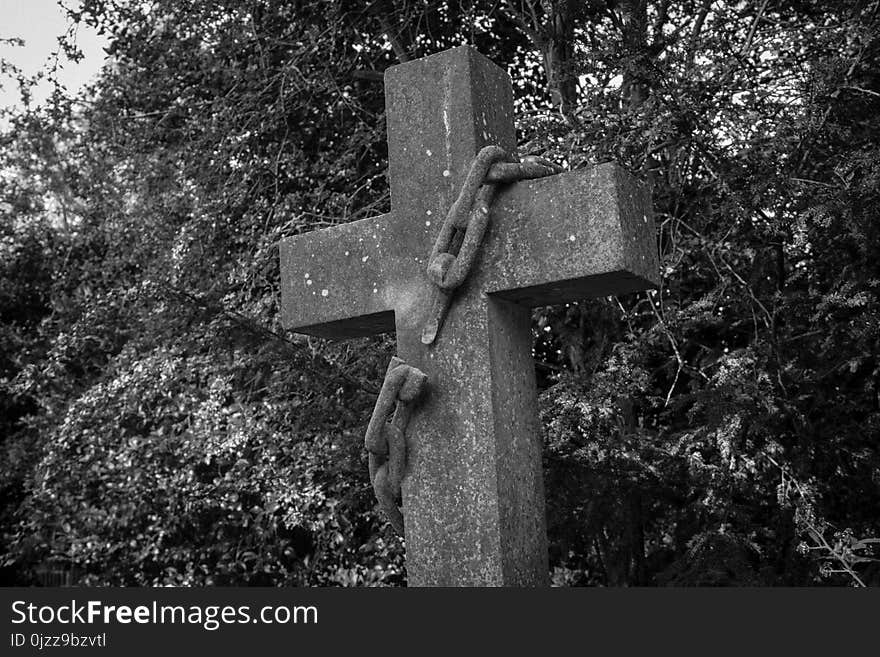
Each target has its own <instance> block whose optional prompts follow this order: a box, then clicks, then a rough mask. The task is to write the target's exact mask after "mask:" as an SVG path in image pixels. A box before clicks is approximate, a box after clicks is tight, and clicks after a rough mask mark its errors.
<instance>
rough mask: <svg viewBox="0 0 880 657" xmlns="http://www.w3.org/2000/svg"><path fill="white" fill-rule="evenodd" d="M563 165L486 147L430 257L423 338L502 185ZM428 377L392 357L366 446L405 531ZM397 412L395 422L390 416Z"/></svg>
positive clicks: (387, 505)
mask: <svg viewBox="0 0 880 657" xmlns="http://www.w3.org/2000/svg"><path fill="white" fill-rule="evenodd" d="M561 170H562V168H561V167H560V166H558V165H557V164H554V163H553V162H550V161H549V160H546V159H544V158H542V157H537V156H527V157H525V158H523V159H522V160H521V161H519V160H517V159H516V158H515V157H513V156H511V155H509V154H508V153H507V152H506V151H505V150H504V149H502V148H501V147H500V146H495V145H490V146H485V147H484V148H483V149H482V150H480V152H479V153H477V156H476V157H475V158H474V161H473V162H472V164H471V168H470V170H469V171H468V174H467V177H466V178H465V181H464V184H462V187H461V190H460V191H459V193H458V197H457V198H456V200H455V203H453V204H452V206H451V207H450V208H449V212H448V213H447V214H446V219H445V220H444V221H443V226H442V227H441V228H440V232H439V234H438V235H437V239H436V241H435V242H434V247H433V249H432V250H431V255H430V257H429V259H428V278H429V279H430V280H431V282H432V283H433V284H434V299H433V301H432V303H431V309H430V312H429V314H428V318H427V321H426V322H425V325H424V327H423V329H422V336H421V340H422V343H423V344H425V345H431V344H433V343H434V341H435V340H436V339H437V335H438V334H439V332H440V329H441V328H442V326H443V320H444V318H445V317H446V313H447V312H448V311H449V307H450V305H451V303H452V299H453V295H454V293H455V290H456V288H458V287H459V286H461V284H462V283H463V282H464V281H465V279H466V278H467V276H468V274H469V273H470V271H471V268H472V267H473V264H474V262H475V260H476V256H477V251H478V249H479V247H480V244H481V243H482V241H483V237H484V235H485V234H486V228H487V227H488V225H489V207H490V206H491V204H492V199H493V198H494V197H495V192H496V190H497V188H498V186H499V185H503V184H509V183H513V182H517V181H519V180H529V179H534V178H543V177H545V176H552V175H554V174H557V173H559V172H560V171H561ZM427 380H428V377H427V375H426V374H425V373H424V372H422V371H421V370H419V369H417V368H415V367H412V366H410V365H407V364H406V363H405V362H404V361H403V360H402V359H400V358H398V357H397V356H395V357H393V358H392V359H391V363H390V364H389V365H388V370H387V371H386V372H385V380H384V381H383V383H382V389H381V391H380V392H379V398H378V399H377V401H376V406H375V407H374V408H373V414H372V416H371V417H370V424H369V426H368V427H367V433H366V437H365V439H364V444H365V447H366V449H367V451H368V452H369V464H370V465H369V467H370V483H372V485H373V491H374V492H375V494H376V499H377V500H378V502H379V507H380V508H381V509H382V512H383V513H384V514H385V516H386V517H387V518H388V521H389V522H390V523H391V526H392V527H393V528H394V530H395V531H396V532H397V533H398V534H400V535H401V536H402V535H403V512H402V511H401V509H400V502H401V484H402V481H403V475H404V469H405V466H406V426H407V424H408V423H409V418H410V416H411V415H412V410H413V404H414V403H415V402H416V401H417V400H418V398H419V397H420V396H421V395H422V394H423V393H424V392H425V389H426V388H427ZM392 411H393V417H392V418H391V420H390V421H389V419H388V416H389V415H390V414H391V413H392Z"/></svg>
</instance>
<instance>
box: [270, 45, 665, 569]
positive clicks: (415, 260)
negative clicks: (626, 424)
mask: <svg viewBox="0 0 880 657" xmlns="http://www.w3.org/2000/svg"><path fill="white" fill-rule="evenodd" d="M385 95H386V115H387V117H386V118H387V127H388V166H389V174H388V175H389V180H390V185H391V203H392V209H391V213H390V214H386V215H382V216H378V217H373V218H370V219H363V220H360V221H355V222H351V223H346V224H341V225H338V226H334V227H332V228H328V229H325V230H317V231H313V232H310V233H307V234H303V235H299V236H296V237H293V238H290V239H287V240H285V241H284V242H282V244H281V271H282V284H281V289H282V316H283V322H284V325H285V326H286V327H287V328H290V329H293V330H294V331H297V332H300V333H306V334H311V335H316V336H321V337H326V338H334V339H346V338H354V337H359V336H366V335H373V334H376V333H383V332H389V331H396V333H397V353H398V355H399V356H400V357H401V358H402V359H403V360H405V361H406V363H407V364H409V365H413V366H415V367H417V368H419V369H420V370H422V371H423V372H425V373H426V374H427V375H428V387H427V392H426V394H425V397H424V399H423V401H421V402H420V403H419V405H418V406H417V407H416V408H415V411H414V413H413V416H412V418H411V420H410V423H409V427H408V430H407V435H406V448H407V465H406V475H405V478H404V480H403V509H404V519H405V528H406V529H405V531H406V557H407V573H408V581H409V584H410V585H416V586H418V585H423V586H424V585H428V586H432V585H434V586H464V585H484V586H492V585H513V586H540V585H546V584H547V582H548V565H547V538H546V526H545V510H544V488H543V481H542V473H541V428H540V426H539V421H538V412H537V394H536V387H535V374H534V363H533V358H532V333H531V327H530V318H531V313H530V308H532V307H534V306H543V305H550V304H558V303H564V302H567V301H574V300H578V299H583V298H586V297H596V296H608V295H618V294H626V293H629V292H634V291H637V290H642V289H646V288H650V287H654V286H656V284H657V282H658V260H657V248H656V242H655V235H654V224H653V219H652V216H651V206H650V197H649V193H648V192H647V191H646V190H645V189H644V188H643V187H642V186H640V185H639V184H638V183H637V182H636V181H635V180H633V179H632V178H631V177H630V176H629V175H627V174H626V173H625V172H624V171H623V170H622V169H620V168H619V167H618V166H616V165H614V164H602V165H599V166H596V167H594V168H591V169H581V170H577V171H571V172H568V173H563V174H559V175H555V176H551V177H548V178H543V179H540V180H532V181H525V182H519V183H516V184H513V185H508V186H507V187H506V188H503V189H502V190H501V191H500V193H499V194H498V195H497V196H496V198H495V201H494V202H493V205H492V210H491V215H490V224H489V228H488V230H487V232H486V235H485V237H484V240H483V243H482V246H481V247H480V252H479V255H478V257H477V260H476V263H475V265H474V268H473V270H472V271H471V273H470V275H469V277H468V278H467V280H466V281H465V283H464V284H463V285H462V287H460V288H459V289H458V290H457V291H456V295H455V297H454V300H453V302H452V306H451V308H450V310H449V313H448V315H447V316H446V320H445V323H444V325H443V327H442V329H441V331H440V334H439V336H438V338H437V340H436V342H435V343H434V344H432V345H428V346H426V345H423V344H422V343H421V341H420V336H421V331H422V327H423V325H424V323H425V322H426V321H427V318H428V313H429V307H430V303H431V300H432V298H433V296H432V295H433V288H432V284H431V282H430V281H429V279H428V277H427V275H426V273H425V269H426V266H427V259H428V255H429V254H430V251H431V247H432V245H433V242H434V239H435V236H436V234H437V231H438V230H439V228H440V226H441V224H442V223H443V219H444V217H445V215H446V211H447V210H448V208H449V206H450V205H451V204H452V202H453V201H454V200H455V197H456V195H457V193H458V190H459V188H460V186H461V183H462V181H463V179H464V177H465V175H466V174H467V171H468V169H469V167H470V164H471V161H472V160H473V158H474V156H475V155H476V153H477V152H478V151H479V150H480V149H481V148H482V147H483V146H485V145H487V144H497V145H499V146H501V147H502V148H504V149H505V150H507V151H508V152H510V153H512V152H514V151H515V149H516V133H515V130H514V124H513V92H512V87H511V83H510V78H509V77H508V76H507V74H506V73H505V72H504V71H502V70H501V69H500V68H498V67H497V66H495V65H494V64H493V63H492V62H491V61H489V60H488V59H486V58H485V57H483V56H482V55H480V54H479V53H478V52H477V51H476V50H474V49H473V48H471V47H470V46H461V47H458V48H453V49H451V50H447V51H445V52H441V53H438V54H436V55H432V56H430V57H425V58H422V59H418V60H415V61H411V62H407V63H405V64H401V65H398V66H394V67H392V68H389V69H388V71H387V72H386V73H385ZM367 419H368V418H364V423H365V424H366V421H367Z"/></svg>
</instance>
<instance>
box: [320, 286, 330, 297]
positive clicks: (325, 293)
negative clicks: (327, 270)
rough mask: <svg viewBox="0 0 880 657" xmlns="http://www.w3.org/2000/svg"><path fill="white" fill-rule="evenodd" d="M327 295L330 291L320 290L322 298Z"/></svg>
mask: <svg viewBox="0 0 880 657" xmlns="http://www.w3.org/2000/svg"><path fill="white" fill-rule="evenodd" d="M328 294H330V290H328V289H327V288H326V287H325V288H324V289H323V290H321V296H322V297H326V296H327V295H328Z"/></svg>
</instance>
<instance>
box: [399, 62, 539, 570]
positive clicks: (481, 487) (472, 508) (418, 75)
mask: <svg viewBox="0 0 880 657" xmlns="http://www.w3.org/2000/svg"><path fill="white" fill-rule="evenodd" d="M386 110H387V121H388V142H389V144H388V146H389V175H390V181H391V199H392V212H393V213H394V214H395V215H398V216H406V217H411V218H412V219H413V222H414V223H416V222H418V223H419V224H421V223H425V222H431V223H432V224H433V225H436V228H438V229H439V226H440V224H441V223H442V220H443V217H444V216H445V214H446V211H447V210H448V208H449V206H450V205H451V204H452V202H453V201H454V199H455V193H456V192H457V190H458V189H459V188H460V186H461V184H462V182H463V180H464V177H465V175H466V174H467V171H468V169H469V167H470V163H471V161H472V160H473V158H474V156H475V155H476V153H477V152H478V151H479V150H480V148H482V147H483V146H485V145H487V144H493V143H494V144H498V145H499V146H501V147H502V148H505V149H506V150H508V151H509V152H513V150H514V149H515V147H516V140H515V131H514V126H513V98H512V90H511V88H510V83H509V80H508V78H507V75H506V73H504V72H503V71H502V70H500V69H499V68H498V67H496V66H495V65H494V64H492V63H491V62H490V61H489V60H487V59H485V58H484V57H482V56H481V55H479V54H478V53H476V52H475V51H473V50H471V49H469V48H466V49H455V50H453V51H447V52H446V53H441V54H439V55H434V56H432V57H427V58H425V59H422V60H419V61H418V63H411V64H409V65H405V66H398V67H395V68H393V69H391V70H390V71H389V73H388V74H387V76H386ZM429 212H430V214H427V213H429ZM432 217H433V218H434V221H432V220H431V218H432ZM431 232H432V234H433V233H434V231H431ZM420 255H421V256H422V257H426V256H427V251H425V252H424V254H420ZM431 291H432V290H431V286H430V284H427V283H426V284H425V286H424V288H423V292H422V293H421V294H420V297H419V303H418V304H416V305H415V307H414V308H413V309H412V310H413V311H414V312H413V311H410V312H398V313H396V330H397V342H398V354H399V355H400V356H401V358H403V359H404V360H405V361H406V362H407V363H408V364H410V365H414V366H416V367H418V368H419V369H421V370H422V371H423V372H425V373H426V374H428V377H429V390H430V393H429V395H427V396H426V399H425V401H424V403H423V404H422V406H421V408H420V409H419V410H418V411H417V412H416V414H415V415H414V417H413V418H412V420H411V422H410V429H409V431H408V432H407V434H408V438H407V461H408V464H407V472H408V476H407V478H406V479H405V481H404V486H403V502H404V516H405V523H406V540H407V573H408V581H409V582H411V583H412V584H415V585H463V584H470V585H500V584H507V585H519V586H535V585H542V584H546V582H547V576H548V575H547V570H548V569H547V548H546V529H545V525H544V492H543V490H544V489H543V483H542V474H541V450H540V438H539V437H540V431H539V426H538V419H537V407H536V406H537V405H536V389H535V380H534V365H533V362H532V356H531V349H532V340H531V333H530V322H529V319H530V314H529V312H528V310H527V309H526V308H523V307H520V306H517V305H514V304H512V303H509V302H506V301H503V300H500V299H489V298H488V297H487V296H486V294H485V292H484V291H483V290H481V289H480V287H479V286H474V285H472V284H470V281H466V282H465V284H464V286H463V287H462V288H460V289H459V290H458V291H457V294H456V299H455V302H454V304H453V306H452V308H451V309H450V311H449V314H448V316H447V317H446V321H445V324H444V326H443V329H442V331H441V334H440V336H439V338H438V340H437V341H436V343H435V344H433V345H431V346H428V347H426V346H425V345H423V344H422V343H421V340H420V337H421V330H422V327H423V325H424V322H425V321H426V319H427V317H428V311H429V308H428V303H429V301H430V294H431Z"/></svg>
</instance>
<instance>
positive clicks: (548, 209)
mask: <svg viewBox="0 0 880 657" xmlns="http://www.w3.org/2000/svg"><path fill="white" fill-rule="evenodd" d="M484 248H485V251H484V252H483V253H482V254H480V256H479V258H478V261H479V263H480V265H479V269H478V270H477V271H478V273H477V275H476V277H475V278H476V279H477V280H475V281H474V283H473V284H475V285H480V287H481V288H482V289H483V290H485V291H486V292H487V293H490V294H492V293H494V294H497V295H498V296H500V297H502V298H504V299H507V300H510V301H515V302H517V303H519V304H521V305H525V306H544V305H552V304H557V303H565V302H568V301H576V300H578V299H584V298H587V297H598V296H608V295H618V294H627V293H629V292H634V291H636V290H643V289H645V288H650V287H656V286H657V285H658V284H659V276H658V270H659V265H658V257H657V245H656V238H655V236H654V222H653V219H652V210H651V197H650V193H649V191H648V190H647V189H646V188H645V187H644V186H643V185H642V184H640V183H639V182H638V181H636V180H635V179H634V178H633V177H632V176H630V175H629V174H628V173H627V172H626V171H624V170H623V169H622V168H620V167H619V166H617V165H616V164H612V163H609V164H602V165H599V166H596V167H592V168H590V169H583V170H577V171H571V172H568V173H564V174H560V175H557V176H552V177H550V178H543V179H540V180H532V181H527V182H526V181H524V182H520V183H517V184H516V185H511V186H510V187H508V188H507V189H506V190H505V191H504V192H502V193H501V194H500V195H499V196H498V198H496V200H495V202H494V203H493V205H492V216H491V221H490V224H489V232H488V234H487V235H486V238H485V240H484Z"/></svg>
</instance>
